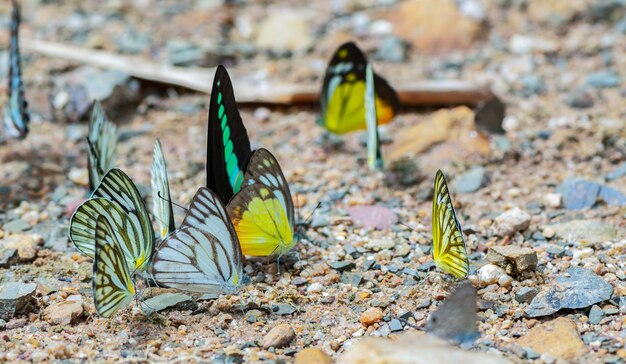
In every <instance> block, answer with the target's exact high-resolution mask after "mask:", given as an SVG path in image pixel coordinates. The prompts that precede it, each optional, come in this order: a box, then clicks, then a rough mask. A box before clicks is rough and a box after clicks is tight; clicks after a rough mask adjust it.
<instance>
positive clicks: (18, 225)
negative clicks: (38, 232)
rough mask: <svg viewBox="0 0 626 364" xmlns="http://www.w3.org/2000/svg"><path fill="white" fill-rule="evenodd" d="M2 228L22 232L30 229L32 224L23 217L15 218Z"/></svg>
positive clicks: (11, 231)
mask: <svg viewBox="0 0 626 364" xmlns="http://www.w3.org/2000/svg"><path fill="white" fill-rule="evenodd" d="M2 229H3V230H5V231H8V232H10V233H20V232H23V231H26V230H28V229H30V224H29V223H28V222H26V221H24V220H22V219H15V220H11V221H9V222H7V223H6V224H4V225H2Z"/></svg>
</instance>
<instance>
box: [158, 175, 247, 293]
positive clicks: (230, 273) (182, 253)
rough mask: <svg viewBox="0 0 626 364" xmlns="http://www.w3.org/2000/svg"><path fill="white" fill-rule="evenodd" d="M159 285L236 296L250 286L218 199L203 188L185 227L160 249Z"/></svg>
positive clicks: (237, 247) (231, 227) (166, 240)
mask: <svg viewBox="0 0 626 364" xmlns="http://www.w3.org/2000/svg"><path fill="white" fill-rule="evenodd" d="M152 273H153V277H154V279H155V280H156V282H157V283H158V284H159V285H164V286H167V287H171V288H177V289H180V290H184V291H190V292H199V293H214V294H220V293H226V294H233V293H235V292H237V291H238V289H239V288H240V287H242V286H243V285H245V284H247V283H248V282H249V278H248V276H246V275H245V274H244V272H243V256H242V255H241V247H240V245H239V240H238V239H237V234H236V233H235V230H234V229H233V225H232V223H231V222H230V219H229V218H228V215H227V214H226V210H225V209H224V205H223V204H222V202H221V201H220V199H219V197H218V196H217V195H215V194H214V193H213V192H211V191H210V190H209V189H207V188H204V187H201V188H200V189H198V191H197V192H196V195H195V196H194V197H193V200H192V201H191V205H190V206H189V210H188V211H187V214H186V215H185V219H184V220H183V223H182V224H181V226H180V227H179V228H178V230H176V231H174V232H173V233H172V234H170V235H169V236H168V237H167V238H166V239H165V240H164V241H163V242H162V243H161V245H160V246H159V249H158V250H157V252H156V253H155V255H154V260H153V263H152Z"/></svg>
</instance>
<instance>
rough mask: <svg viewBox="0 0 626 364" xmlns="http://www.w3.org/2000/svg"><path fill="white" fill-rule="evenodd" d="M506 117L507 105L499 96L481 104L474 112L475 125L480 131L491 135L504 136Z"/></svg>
mask: <svg viewBox="0 0 626 364" xmlns="http://www.w3.org/2000/svg"><path fill="white" fill-rule="evenodd" d="M505 115H506V105H504V103H503V102H502V100H500V99H499V98H498V97H497V96H494V97H492V98H491V99H489V100H487V101H485V102H482V103H479V104H478V105H477V106H476V109H475V112H474V124H476V126H477V127H478V129H480V130H483V131H486V132H488V133H490V134H504V132H505V130H504V128H503V127H502V121H503V120H504V116H505ZM504 139H505V140H506V138H504Z"/></svg>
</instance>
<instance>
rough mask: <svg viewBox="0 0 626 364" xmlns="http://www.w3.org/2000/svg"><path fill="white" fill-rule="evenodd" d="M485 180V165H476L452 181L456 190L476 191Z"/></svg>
mask: <svg viewBox="0 0 626 364" xmlns="http://www.w3.org/2000/svg"><path fill="white" fill-rule="evenodd" d="M485 182H487V175H486V170H485V167H483V166H477V167H474V168H472V169H470V170H469V171H467V172H465V173H463V174H462V175H460V176H459V177H457V179H456V180H455V181H454V186H455V188H456V190H457V192H460V193H469V192H476V191H478V190H479V189H480V188H481V187H483V186H484V184H485Z"/></svg>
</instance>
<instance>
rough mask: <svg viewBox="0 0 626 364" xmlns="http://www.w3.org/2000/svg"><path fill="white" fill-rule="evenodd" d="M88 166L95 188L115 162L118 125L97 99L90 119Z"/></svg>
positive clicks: (92, 185) (92, 186) (90, 183)
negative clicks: (108, 115) (111, 120)
mask: <svg viewBox="0 0 626 364" xmlns="http://www.w3.org/2000/svg"><path fill="white" fill-rule="evenodd" d="M87 143H88V144H89V150H88V159H87V161H88V168H89V187H90V188H91V190H92V191H93V190H95V188H96V186H98V184H99V183H100V181H101V180H102V177H103V176H104V174H105V173H106V172H107V171H108V170H109V169H111V168H113V164H115V145H116V144H117V127H116V126H115V124H113V123H112V122H110V121H109V120H108V119H107V117H106V115H105V114H104V110H103V109H102V105H101V104H100V103H99V102H98V101H95V102H94V104H93V110H92V112H91V119H90V120H89V137H88V138H87Z"/></svg>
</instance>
